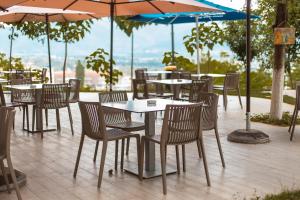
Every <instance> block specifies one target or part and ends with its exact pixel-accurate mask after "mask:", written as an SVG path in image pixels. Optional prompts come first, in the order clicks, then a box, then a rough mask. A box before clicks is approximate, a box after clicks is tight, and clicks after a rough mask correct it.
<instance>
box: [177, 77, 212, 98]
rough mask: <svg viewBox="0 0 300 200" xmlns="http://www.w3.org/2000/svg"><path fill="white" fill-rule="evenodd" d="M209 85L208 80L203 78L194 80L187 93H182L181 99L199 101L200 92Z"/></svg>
mask: <svg viewBox="0 0 300 200" xmlns="http://www.w3.org/2000/svg"><path fill="white" fill-rule="evenodd" d="M206 87H207V82H206V81H202V80H192V84H190V85H189V88H188V90H186V91H185V92H186V93H183V92H182V94H181V98H180V99H179V100H182V101H189V102H197V99H198V94H199V92H204V91H205V89H206Z"/></svg>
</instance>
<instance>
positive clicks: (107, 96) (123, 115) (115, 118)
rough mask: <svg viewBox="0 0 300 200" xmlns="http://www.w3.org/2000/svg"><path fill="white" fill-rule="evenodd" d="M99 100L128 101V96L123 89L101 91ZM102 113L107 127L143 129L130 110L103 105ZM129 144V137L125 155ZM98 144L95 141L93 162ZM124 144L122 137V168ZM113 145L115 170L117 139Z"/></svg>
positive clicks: (104, 101) (105, 101)
mask: <svg viewBox="0 0 300 200" xmlns="http://www.w3.org/2000/svg"><path fill="white" fill-rule="evenodd" d="M99 101H100V103H107V102H120V101H128V97H127V93H126V92H125V91H118V92H103V93H99ZM103 113H104V121H105V124H106V126H107V127H109V128H116V129H121V130H124V131H127V132H133V131H141V130H145V124H144V123H141V122H135V121H132V120H131V113H130V112H126V111H122V110H117V109H113V108H106V107H103ZM129 144H130V138H128V139H127V147H126V155H128V152H129ZM98 145H99V141H97V143H96V148H95V154H94V162H95V161H96V157H97V152H98ZM124 146H125V140H124V139H123V140H122V147H121V169H123V161H124ZM115 147H116V151H115V169H116V170H117V168H118V152H119V150H118V149H119V148H118V147H119V140H116V145H115Z"/></svg>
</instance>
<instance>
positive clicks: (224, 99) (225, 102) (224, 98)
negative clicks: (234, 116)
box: [223, 89, 227, 111]
mask: <svg viewBox="0 0 300 200" xmlns="http://www.w3.org/2000/svg"><path fill="white" fill-rule="evenodd" d="M223 104H224V108H225V111H226V110H227V91H226V90H225V89H224V90H223Z"/></svg>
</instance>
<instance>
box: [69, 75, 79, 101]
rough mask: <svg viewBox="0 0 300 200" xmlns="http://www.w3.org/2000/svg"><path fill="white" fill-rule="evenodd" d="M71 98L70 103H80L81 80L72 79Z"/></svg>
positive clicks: (70, 83)
mask: <svg viewBox="0 0 300 200" xmlns="http://www.w3.org/2000/svg"><path fill="white" fill-rule="evenodd" d="M69 86H70V98H69V103H78V101H79V93H80V80H79V79H70V80H69Z"/></svg>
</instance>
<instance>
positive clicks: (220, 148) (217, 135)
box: [215, 127, 225, 168]
mask: <svg viewBox="0 0 300 200" xmlns="http://www.w3.org/2000/svg"><path fill="white" fill-rule="evenodd" d="M215 135H216V139H217V143H218V148H219V153H220V157H221V161H222V166H223V168H225V161H224V156H223V151H222V146H221V142H220V136H219V132H218V128H217V127H216V128H215Z"/></svg>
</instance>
